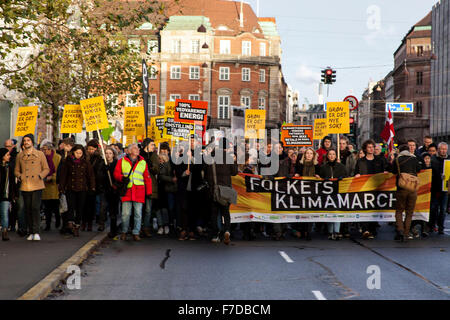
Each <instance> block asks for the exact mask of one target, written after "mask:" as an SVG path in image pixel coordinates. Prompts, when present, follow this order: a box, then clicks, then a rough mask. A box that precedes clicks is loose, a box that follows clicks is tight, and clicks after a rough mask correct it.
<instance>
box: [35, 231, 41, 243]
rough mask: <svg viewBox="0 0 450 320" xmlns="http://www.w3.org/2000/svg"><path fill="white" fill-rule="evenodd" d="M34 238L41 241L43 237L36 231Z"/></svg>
mask: <svg viewBox="0 0 450 320" xmlns="http://www.w3.org/2000/svg"><path fill="white" fill-rule="evenodd" d="M33 240H34V241H41V237H39V234H38V233H36V234H35V235H34V238H33Z"/></svg>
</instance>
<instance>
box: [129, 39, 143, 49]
mask: <svg viewBox="0 0 450 320" xmlns="http://www.w3.org/2000/svg"><path fill="white" fill-rule="evenodd" d="M128 46H129V47H130V49H131V50H132V51H134V52H139V51H140V50H141V40H140V39H128Z"/></svg>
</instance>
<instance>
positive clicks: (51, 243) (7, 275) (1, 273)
mask: <svg viewBox="0 0 450 320" xmlns="http://www.w3.org/2000/svg"><path fill="white" fill-rule="evenodd" d="M94 230H95V229H94ZM98 234H99V232H80V237H79V238H73V237H72V236H63V235H61V234H59V230H55V229H53V230H51V231H48V232H45V231H42V232H41V234H40V236H41V241H27V240H26V238H25V237H24V238H21V237H19V236H18V235H17V233H15V232H11V233H9V237H10V239H11V240H10V241H7V242H5V241H0V300H13V299H17V298H19V297H20V296H21V295H23V294H24V293H25V292H26V291H27V290H29V289H30V288H31V287H33V286H34V285H35V284H36V283H38V282H39V281H41V280H42V279H43V278H45V277H46V276H47V275H48V274H49V273H50V272H52V271H53V270H54V269H55V268H57V267H58V266H59V265H61V264H62V263H63V262H64V261H65V260H67V259H68V258H70V257H71V256H72V255H73V254H75V253H76V252H77V251H78V250H79V249H80V248H81V247H82V246H84V245H85V244H86V243H87V242H89V241H90V240H91V239H92V238H94V237H95V236H96V235H98Z"/></svg>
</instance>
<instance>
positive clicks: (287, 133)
mask: <svg viewBox="0 0 450 320" xmlns="http://www.w3.org/2000/svg"><path fill="white" fill-rule="evenodd" d="M281 141H282V142H283V145H284V146H285V147H312V146H313V126H296V125H284V126H281Z"/></svg>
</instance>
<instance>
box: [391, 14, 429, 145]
mask: <svg viewBox="0 0 450 320" xmlns="http://www.w3.org/2000/svg"><path fill="white" fill-rule="evenodd" d="M431 32H432V25H431V12H430V13H429V14H428V15H427V16H426V17H425V18H423V19H422V20H421V21H419V22H418V23H417V24H416V25H414V26H413V27H412V28H411V29H410V31H409V32H408V34H407V35H406V36H405V37H404V38H403V41H402V44H401V45H400V47H399V48H398V49H397V51H396V52H395V53H394V70H393V75H392V76H393V78H394V101H389V102H412V103H414V113H413V114H411V113H396V114H395V115H394V128H395V136H396V141H398V142H405V141H406V140H408V139H410V138H413V139H415V140H416V141H418V142H422V138H423V137H424V136H425V135H429V134H430V91H431V61H432V57H433V53H432V47H431Z"/></svg>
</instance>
